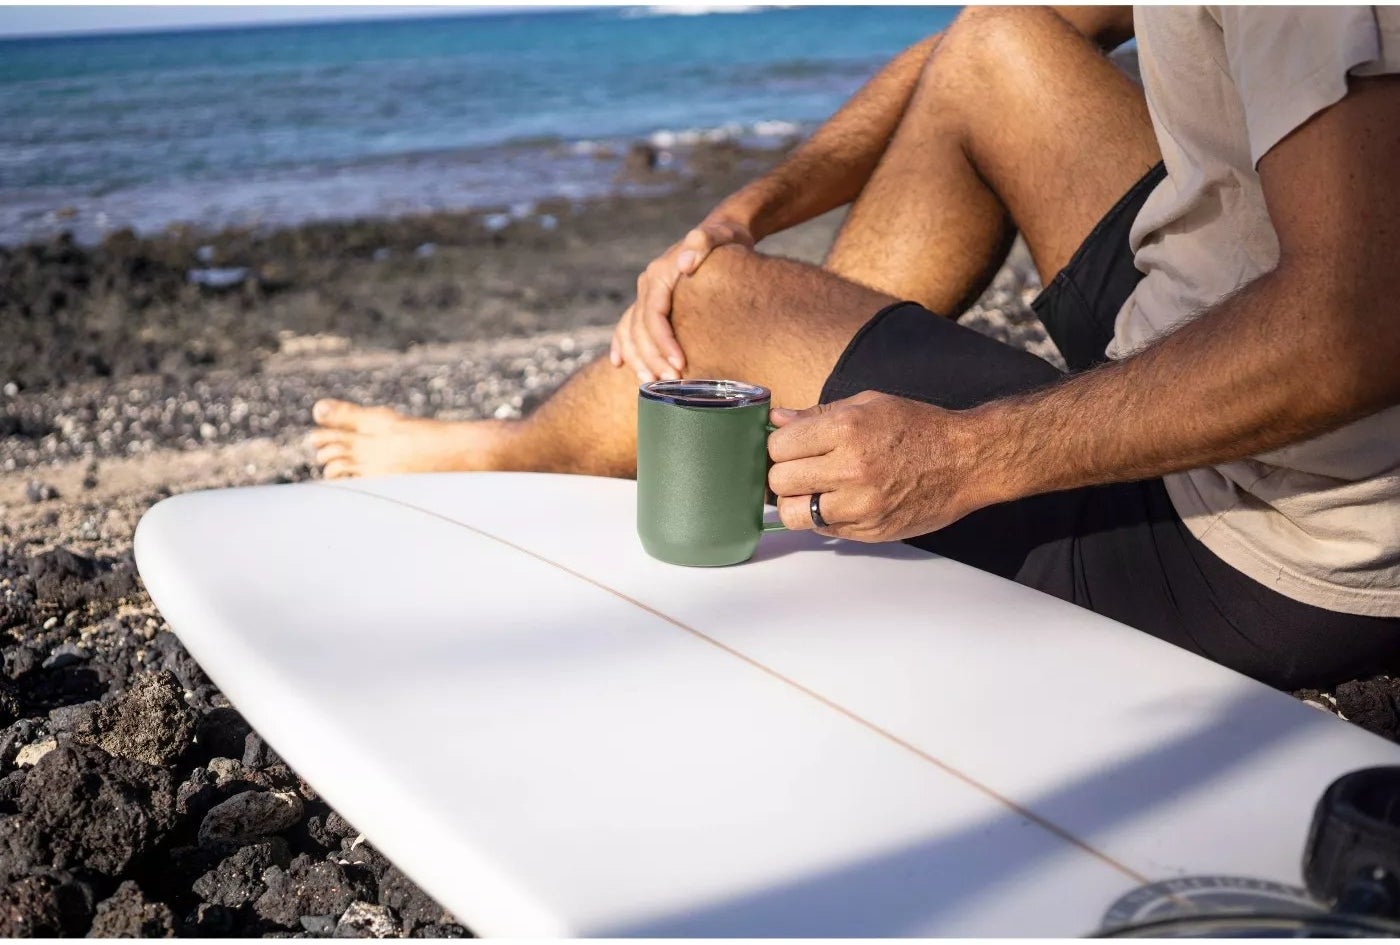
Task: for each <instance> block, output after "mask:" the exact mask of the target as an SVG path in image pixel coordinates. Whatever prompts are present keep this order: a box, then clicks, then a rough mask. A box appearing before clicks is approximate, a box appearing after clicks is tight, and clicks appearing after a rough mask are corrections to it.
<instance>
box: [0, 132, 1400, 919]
mask: <svg viewBox="0 0 1400 945" xmlns="http://www.w3.org/2000/svg"><path fill="white" fill-rule="evenodd" d="M773 157H774V153H773V152H771V151H752V150H747V149H744V148H741V147H738V146H735V145H732V144H718V145H714V146H704V147H697V148H695V149H693V150H692V151H691V152H689V153H687V154H686V155H685V156H684V160H683V162H681V163H680V164H679V165H673V166H672V168H670V169H658V168H657V162H656V161H655V160H654V154H652V153H651V152H650V151H649V150H648V149H647V147H646V146H638V148H637V149H636V150H635V151H634V152H633V153H632V154H630V155H629V157H628V160H627V161H626V162H625V163H626V173H628V174H630V175H633V176H634V177H639V178H640V179H641V180H642V181H643V182H647V181H650V182H652V183H656V184H664V185H665V186H667V187H669V188H671V189H670V190H669V192H667V193H663V194H660V195H656V194H653V195H651V196H614V197H605V198H601V199H596V200H592V201H584V202H580V201H563V200H560V201H554V202H548V201H546V202H541V203H539V204H538V205H532V206H530V207H528V208H522V207H519V206H516V207H498V208H489V209H484V210H477V211H472V212H461V213H438V214H424V215H418V216H407V217H399V218H392V219H369V220H359V221H353V222H321V223H312V224H306V225H303V226H299V227H293V228H286V229H280V230H263V229H244V230H225V231H222V232H216V233H210V232H202V231H199V230H196V229H193V228H187V227H174V228H171V229H169V230H167V231H165V232H163V233H160V234H158V235H152V236H138V235H136V234H134V233H131V232H129V231H123V232H117V233H113V234H110V235H108V236H107V237H106V238H105V239H104V240H103V241H102V242H101V243H100V244H97V245H81V244H79V243H76V242H74V241H73V240H72V239H69V238H64V237H58V238H55V239H53V240H50V241H47V242H44V243H41V244H31V245H25V246H18V247H9V248H0V331H2V332H3V338H4V341H3V343H0V650H3V672H0V936H33V935H93V936H99V935H137V934H140V935H149V936H185V935H204V936H220V935H242V936H275V937H318V936H328V935H336V936H374V937H385V936H412V937H461V936H466V935H470V929H468V928H466V927H465V926H464V925H463V924H462V923H461V922H459V921H458V920H457V919H456V918H454V917H453V916H451V915H449V914H447V913H446V912H445V911H444V910H443V909H442V908H441V907H440V906H438V905H437V904H436V903H435V902H433V901H432V899H431V898H429V897H428V896H427V895H425V894H424V893H423V892H422V891H421V890H419V889H418V888H417V887H416V886H415V885H414V884H413V882H412V881H411V880H410V879H409V878H408V877H407V876H405V875H404V874H403V873H402V872H401V871H400V870H399V869H398V868H397V867H395V866H394V865H393V864H391V863H390V862H388V861H387V860H386V859H385V858H384V857H383V856H382V855H380V854H379V853H378V852H377V851H376V850H375V849H374V847H373V845H372V844H371V842H370V841H369V840H367V839H366V838H365V837H363V836H362V835H361V834H360V833H359V831H357V830H356V828H355V827H354V825H352V824H350V823H348V822H347V821H346V820H345V819H344V818H342V817H341V816H340V815H339V814H337V813H336V812H335V811H334V810H332V809H331V808H330V807H329V805H327V804H326V803H325V802H324V801H323V800H322V799H321V798H320V796H319V795H318V793H317V790H316V788H315V786H313V785H310V784H308V783H306V782H305V781H303V780H302V779H301V778H300V777H299V776H298V774H297V773H296V771H294V770H293V769H291V768H290V767H289V766H288V765H287V764H285V763H284V762H283V761H282V760H281V759H280V758H279V757H278V756H277V754H276V751H275V748H274V747H273V746H271V745H269V744H268V743H267V742H266V741H264V740H263V739H262V738H261V737H260V735H259V734H258V733H257V732H255V731H253V730H251V729H250V728H249V726H248V724H247V723H246V722H245V721H244V720H243V718H242V716H241V715H240V713H239V711H238V707H236V706H233V705H230V704H229V702H228V700H227V699H226V698H225V697H224V696H223V695H222V693H220V691H219V690H218V688H217V687H216V686H215V685H214V684H213V683H212V682H211V681H210V680H209V679H208V677H207V676H206V675H205V674H204V672H203V671H202V670H201V668H200V667H199V665H198V664H197V663H196V662H195V661H194V660H193V659H192V658H191V657H190V656H189V654H188V653H187V652H186V651H185V650H184V649H183V647H182V646H181V644H180V641H179V639H178V637H177V636H176V635H175V634H174V633H173V632H172V630H171V628H170V627H169V626H168V625H167V624H166V623H165V622H164V620H163V619H162V618H161V616H160V614H159V613H158V612H157V611H156V609H155V607H154V606H153V605H152V603H151V600H150V598H149V597H148V596H147V595H146V593H145V591H144V590H143V588H142V584H141V580H140V577H139V575H138V574H137V573H136V570H135V566H134V562H133V560H132V550H131V539H132V533H133V530H134V528H135V526H136V523H137V521H138V520H139V519H140V517H141V515H142V514H143V513H144V512H145V511H146V509H148V508H149V507H150V506H151V505H152V504H153V503H155V502H157V501H159V500H160V499H162V498H164V497H166V496H169V495H172V494H175V493H179V492H185V491H190V490H195V489H205V488H214V487H221V486H241V485H250V484H257V483H278V482H297V481H303V480H307V479H312V478H315V477H316V475H317V472H316V470H315V469H314V467H313V466H312V465H311V463H310V459H311V457H310V453H309V450H308V449H307V448H306V446H305V445H304V442H303V441H304V437H305V434H306V433H307V431H308V429H309V427H310V415H309V412H310V407H311V404H312V403H313V402H314V401H315V400H316V399H317V398H319V397H322V396H338V397H344V398H347V399H352V400H357V401H363V402H373V403H380V404H388V405H391V406H394V407H397V408H400V409H404V410H407V411H409V412H412V413H415V414H421V415H438V416H446V417H453V418H474V417H518V416H521V415H522V414H524V413H527V412H528V411H530V410H531V409H532V408H533V407H534V405H536V404H537V403H539V401H540V400H541V399H542V398H543V397H544V396H545V395H546V394H547V393H548V392H549V391H550V390H551V389H553V388H554V387H555V386H557V385H558V384H559V383H560V382H561V380H562V379H563V378H565V377H566V376H567V375H568V374H569V373H570V372H572V371H573V370H574V369H576V368H577V367H578V366H580V365H581V364H583V363H584V362H585V361H586V360H588V359H590V358H592V357H595V356H596V355H597V354H599V353H600V352H601V351H603V350H605V347H606V344H607V339H608V337H609V334H610V331H611V326H612V325H613V324H614V322H615V321H616V319H617V317H618V315H619V314H620V312H621V311H622V309H623V307H624V306H625V305H626V304H628V302H629V301H630V300H631V295H630V293H631V291H632V289H633V286H634V282H635V279H636V276H637V273H638V272H639V271H640V270H641V269H642V268H643V267H644V266H645V264H646V263H647V262H648V261H649V260H650V259H651V258H652V257H653V256H654V255H656V254H657V253H658V252H660V251H661V250H662V249H664V248H665V247H666V246H668V245H669V244H670V243H671V242H672V241H674V240H675V239H676V238H678V237H679V236H680V235H681V234H682V233H683V232H684V231H685V230H686V229H687V228H688V227H689V226H690V225H691V224H693V223H694V222H695V221H697V220H699V219H700V217H701V216H702V215H703V214H704V213H705V212H706V211H707V210H708V209H709V208H710V207H711V206H712V205H713V204H714V202H715V201H716V200H717V199H719V197H721V196H722V195H723V194H725V193H727V192H728V191H729V190H730V189H731V188H732V187H733V186H735V184H736V183H737V182H739V181H740V180H743V179H747V178H748V177H750V176H752V175H753V174H754V173H757V172H758V171H760V170H761V169H762V167H763V166H764V165H765V163H766V162H769V161H771V160H773ZM660 175H666V176H664V177H663V176H660ZM839 222H840V220H839V215H829V216H827V217H824V218H821V219H818V220H815V221H813V222H811V223H810V224H807V225H806V226H803V227H801V228H799V229H797V230H794V231H791V232H789V233H786V234H782V235H780V236H779V237H777V238H774V239H772V240H770V241H769V243H767V244H765V245H764V246H763V247H762V248H763V249H765V250H766V251H769V252H775V253H779V254H783V255H789V256H793V257H796V258H801V259H806V260H811V261H816V260H819V259H820V258H821V256H822V254H823V253H824V252H825V250H826V248H827V246H828V245H829V244H830V241H831V239H832V237H833V235H834V233H835V230H836V228H837V226H839ZM1037 290H1038V284H1037V281H1036V277H1035V275H1034V272H1033V270H1032V268H1031V267H1030V265H1029V262H1028V260H1027V259H1026V257H1025V254H1024V253H1023V252H1021V251H1019V250H1018V251H1016V252H1013V255H1012V257H1011V259H1010V260H1009V261H1008V263H1007V265H1006V266H1005V267H1004V268H1003V269H1002V270H1001V272H1000V273H999V274H998V275H997V277H996V279H995V281H994V283H993V285H992V286H991V288H990V289H989V290H988V292H987V293H986V295H985V296H984V297H983V298H982V300H981V301H980V302H979V303H978V305H977V306H976V307H975V308H974V309H973V310H972V311H971V312H969V313H968V314H967V315H966V316H965V317H964V319H963V321H964V323H965V324H969V325H971V326H973V327H975V328H976V329H978V330H980V331H984V332H987V333H989V334H992V335H994V336H997V337H999V338H1001V339H1002V340H1005V341H1007V342H1008V343H1011V344H1016V345H1019V346H1022V347H1025V348H1027V349H1029V350H1031V351H1033V352H1035V353H1037V354H1039V355H1041V356H1043V357H1046V358H1049V359H1051V360H1056V359H1057V357H1058V356H1057V354H1056V352H1055V351H1054V348H1053V346H1052V345H1051V344H1050V342H1049V341H1048V340H1047V339H1046V337H1045V335H1044V333H1043V331H1042V329H1041V328H1040V326H1039V323H1038V322H1037V321H1036V320H1035V318H1034V316H1033V315H1032V314H1031V313H1030V310H1029V308H1028V302H1029V301H1030V299H1031V298H1032V297H1033V296H1034V294H1035V292H1036V291H1037ZM1297 695H1298V696H1299V697H1300V698H1304V699H1306V700H1308V701H1309V702H1311V703H1312V704H1314V705H1315V706H1317V707H1318V708H1319V709H1321V710H1324V711H1331V712H1335V713H1339V714H1342V715H1344V716H1345V717H1347V718H1349V719H1351V720H1352V721H1353V722H1355V723H1356V724H1359V725H1362V726H1364V727H1366V728H1368V729H1371V730H1372V731H1375V732H1378V733H1379V734H1381V735H1384V736H1385V737H1388V738H1392V739H1396V738H1400V686H1397V685H1396V684H1395V683H1393V682H1392V681H1391V680H1389V679H1386V678H1379V679H1374V680H1358V681H1356V682H1354V683H1348V684H1346V685H1344V686H1341V687H1339V688H1338V689H1337V690H1336V691H1335V692H1332V693H1318V692H1312V691H1309V692H1303V693H1298V694H1297ZM425 724H427V723H426V721H425Z"/></svg>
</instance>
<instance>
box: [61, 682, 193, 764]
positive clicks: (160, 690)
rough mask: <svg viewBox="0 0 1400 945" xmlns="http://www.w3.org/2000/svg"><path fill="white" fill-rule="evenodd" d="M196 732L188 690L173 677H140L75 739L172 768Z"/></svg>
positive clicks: (74, 733) (80, 731)
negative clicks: (185, 691)
mask: <svg viewBox="0 0 1400 945" xmlns="http://www.w3.org/2000/svg"><path fill="white" fill-rule="evenodd" d="M194 732H195V713H194V710H193V709H191V708H190V707H189V706H187V705H185V700H184V690H183V689H182V688H181V687H180V684H179V682H178V681H177V680H176V678H175V676H174V674H173V673H170V672H164V671H163V672H159V673H149V674H146V675H143V676H140V677H138V678H137V680H136V682H135V683H134V684H133V685H132V687H131V688H130V689H128V690H127V691H126V692H125V693H123V694H122V695H121V696H119V697H118V698H117V699H116V700H114V701H113V702H111V703H109V704H106V705H103V706H102V707H101V708H100V709H98V711H97V712H96V713H95V715H94V717H93V718H92V719H91V721H90V723H89V724H88V725H87V726H85V727H84V728H82V729H75V730H74V732H73V736H74V738H75V739H76V740H78V741H81V742H85V743H88V744H93V745H98V746H100V747H101V748H103V749H105V750H106V751H108V752H110V753H111V754H113V755H117V756H118V757H122V758H130V759H132V760H134V761H144V762H145V763H146V764H151V765H169V764H172V763H174V762H175V761H176V760H178V759H179V758H180V757H181V756H182V755H183V754H184V753H185V752H186V751H187V750H188V749H189V747H190V744H191V743H192V742H193V741H194Z"/></svg>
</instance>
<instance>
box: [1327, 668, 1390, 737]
mask: <svg viewBox="0 0 1400 945" xmlns="http://www.w3.org/2000/svg"><path fill="white" fill-rule="evenodd" d="M1334 695H1335V696H1336V697H1337V709H1338V710H1339V711H1340V712H1341V713H1342V715H1344V716H1346V717H1347V718H1348V719H1350V720H1351V721H1353V722H1355V723H1356V724H1357V725H1360V726H1361V727H1362V728H1364V729H1366V730H1367V731H1369V732H1375V733H1376V734H1377V735H1380V736H1382V737H1383V738H1388V739H1390V740H1391V741H1400V682H1397V681H1396V680H1394V679H1390V678H1389V677H1386V676H1381V677H1378V678H1376V679H1367V680H1360V681H1357V682H1346V683H1342V684H1341V685H1340V686H1338V687H1337V689H1336V692H1335V693H1334Z"/></svg>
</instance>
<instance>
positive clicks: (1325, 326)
mask: <svg viewBox="0 0 1400 945" xmlns="http://www.w3.org/2000/svg"><path fill="white" fill-rule="evenodd" d="M1329 283H1330V284H1329ZM1397 364H1400V331H1397V329H1396V319H1395V317H1394V312H1393V309H1392V310H1387V307H1386V304H1385V303H1380V304H1378V303H1377V302H1376V300H1375V299H1374V298H1371V297H1369V296H1365V295H1361V294H1358V293H1356V292H1355V291H1353V290H1351V289H1350V288H1349V287H1348V286H1347V285H1345V280H1344V279H1343V278H1339V277H1338V276H1337V274H1335V273H1334V274H1331V275H1329V274H1327V273H1322V272H1313V273H1308V274H1285V273H1284V272H1281V271H1275V272H1273V273H1270V274H1268V275H1266V276H1264V277H1262V278H1260V279H1258V280H1257V281H1255V282H1254V283H1251V284H1250V285H1249V286H1247V287H1246V288H1244V289H1243V290H1241V291H1240V292H1238V293H1236V294H1235V295H1233V296H1231V297H1230V298H1227V299H1225V300H1224V301H1222V302H1221V303H1220V304H1218V305H1216V306H1214V307H1213V308H1211V309H1210V310H1208V311H1207V312H1205V313H1204V314H1202V315H1201V316H1200V317H1198V318H1196V319H1195V320H1194V321H1192V322H1190V323H1189V324H1187V325H1185V326H1184V327H1182V328H1180V329H1179V330H1177V331H1175V332H1174V333H1172V334H1171V335H1168V336H1167V337H1166V338H1164V339H1162V340H1160V341H1159V342H1157V343H1155V344H1153V345H1152V346H1151V347H1149V348H1147V349H1146V350H1144V351H1142V352H1141V353H1139V354H1137V355H1135V356H1133V357H1130V358H1127V359H1124V360H1123V361H1120V362H1117V363H1115V364H1111V365H1106V366H1104V367H1102V368H1098V369H1095V370H1093V371H1090V372H1087V373H1085V374H1082V375H1079V376H1077V377H1074V378H1070V379H1068V380H1066V381H1064V382H1062V383H1060V384H1058V385H1056V386H1055V387H1052V388H1049V389H1047V390H1044V391H1040V392H1038V393H1034V394H1029V395H1025V396H1021V397H1015V398H1009V399H1006V400H1002V401H996V402H993V403H991V404H987V405H984V406H983V407H979V408H977V409H976V410H975V411H973V412H972V413H973V417H971V418H970V419H973V420H974V429H975V430H976V440H977V444H978V445H977V447H976V449H978V450H979V452H981V453H982V454H983V455H981V457H980V462H979V463H978V464H977V465H978V468H980V469H985V470H986V471H987V473H988V475H987V481H986V482H985V483H983V484H982V485H981V488H983V489H985V490H987V495H985V496H984V497H983V498H984V499H986V500H988V501H990V502H999V501H1006V500H1009V499H1014V498H1019V497H1022V496H1026V495H1033V494H1036V493H1041V492H1050V491H1054V490H1058V489H1068V488H1074V487H1078V486H1085V485H1094V484H1099V483H1106V482H1122V481H1130V480H1136V479H1145V478H1151V477H1154V476H1161V475H1165V474H1168V473H1172V472H1179V471H1182V470H1186V469H1194V468H1199V467H1202V466H1208V465H1213V464H1217V463H1224V462H1230V461H1233V460H1238V459H1243V458H1246V457H1249V456H1254V455H1257V454H1259V453H1262V452H1267V451H1269V450H1273V449H1277V448H1279V447H1282V446H1286V445H1289V444H1291V443H1296V442H1299V441H1301V440H1304V439H1308V438H1310V437H1313V436H1317V435H1319V434H1321V433H1324V432H1326V431H1328V430H1332V429H1335V428H1337V427H1339V426H1342V425H1344V424H1346V423H1348V422H1351V421H1353V420H1356V419H1359V418H1361V417H1363V416H1366V415H1368V414H1370V413H1374V412H1375V411H1377V410H1380V409H1383V408H1385V407H1388V406H1391V405H1394V404H1396V403H1400V370H1397V369H1396V365H1397Z"/></svg>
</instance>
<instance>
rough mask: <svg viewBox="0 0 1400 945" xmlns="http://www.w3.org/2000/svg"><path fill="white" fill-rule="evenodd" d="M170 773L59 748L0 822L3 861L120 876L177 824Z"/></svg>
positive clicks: (97, 752) (85, 749)
mask: <svg viewBox="0 0 1400 945" xmlns="http://www.w3.org/2000/svg"><path fill="white" fill-rule="evenodd" d="M173 782H174V779H173V778H172V777H171V774H170V772H169V771H166V770H165V769H163V768H157V767H154V766H153V765H148V764H144V763H142V762H139V761H130V760H128V759H125V758H114V757H112V756H111V755H109V754H107V753H106V752H104V751H102V750H101V749H100V748H94V747H92V746H89V745H59V746H58V747H57V748H55V749H54V750H52V751H50V752H49V753H48V754H46V755H44V757H43V758H41V759H39V761H38V763H37V764H35V765H34V767H33V769H32V770H30V772H29V775H28V776H27V777H26V778H25V779H24V785H23V786H22V787H21V788H20V792H19V801H18V805H17V806H18V812H17V813H16V814H14V815H13V816H11V817H7V818H5V819H4V820H3V821H0V854H2V855H4V856H8V857H9V858H10V862H11V865H12V866H17V867H19V868H20V869H25V870H34V869H42V868H44V867H50V866H51V867H53V868H55V869H83V870H87V871H90V872H94V873H99V874H102V875H106V876H113V877H116V876H121V875H123V874H125V873H126V872H127V871H128V870H129V869H130V868H131V866H132V864H133V863H134V862H135V861H136V860H137V859H138V858H139V857H141V856H142V855H144V854H146V853H149V852H150V851H151V850H153V849H154V848H155V847H156V846H157V845H158V844H160V843H161V842H162V841H164V840H165V838H166V837H167V836H168V835H169V833H170V831H171V830H172V829H174V827H175V824H176V819H177V818H176V812H175V785H174V783H173Z"/></svg>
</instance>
